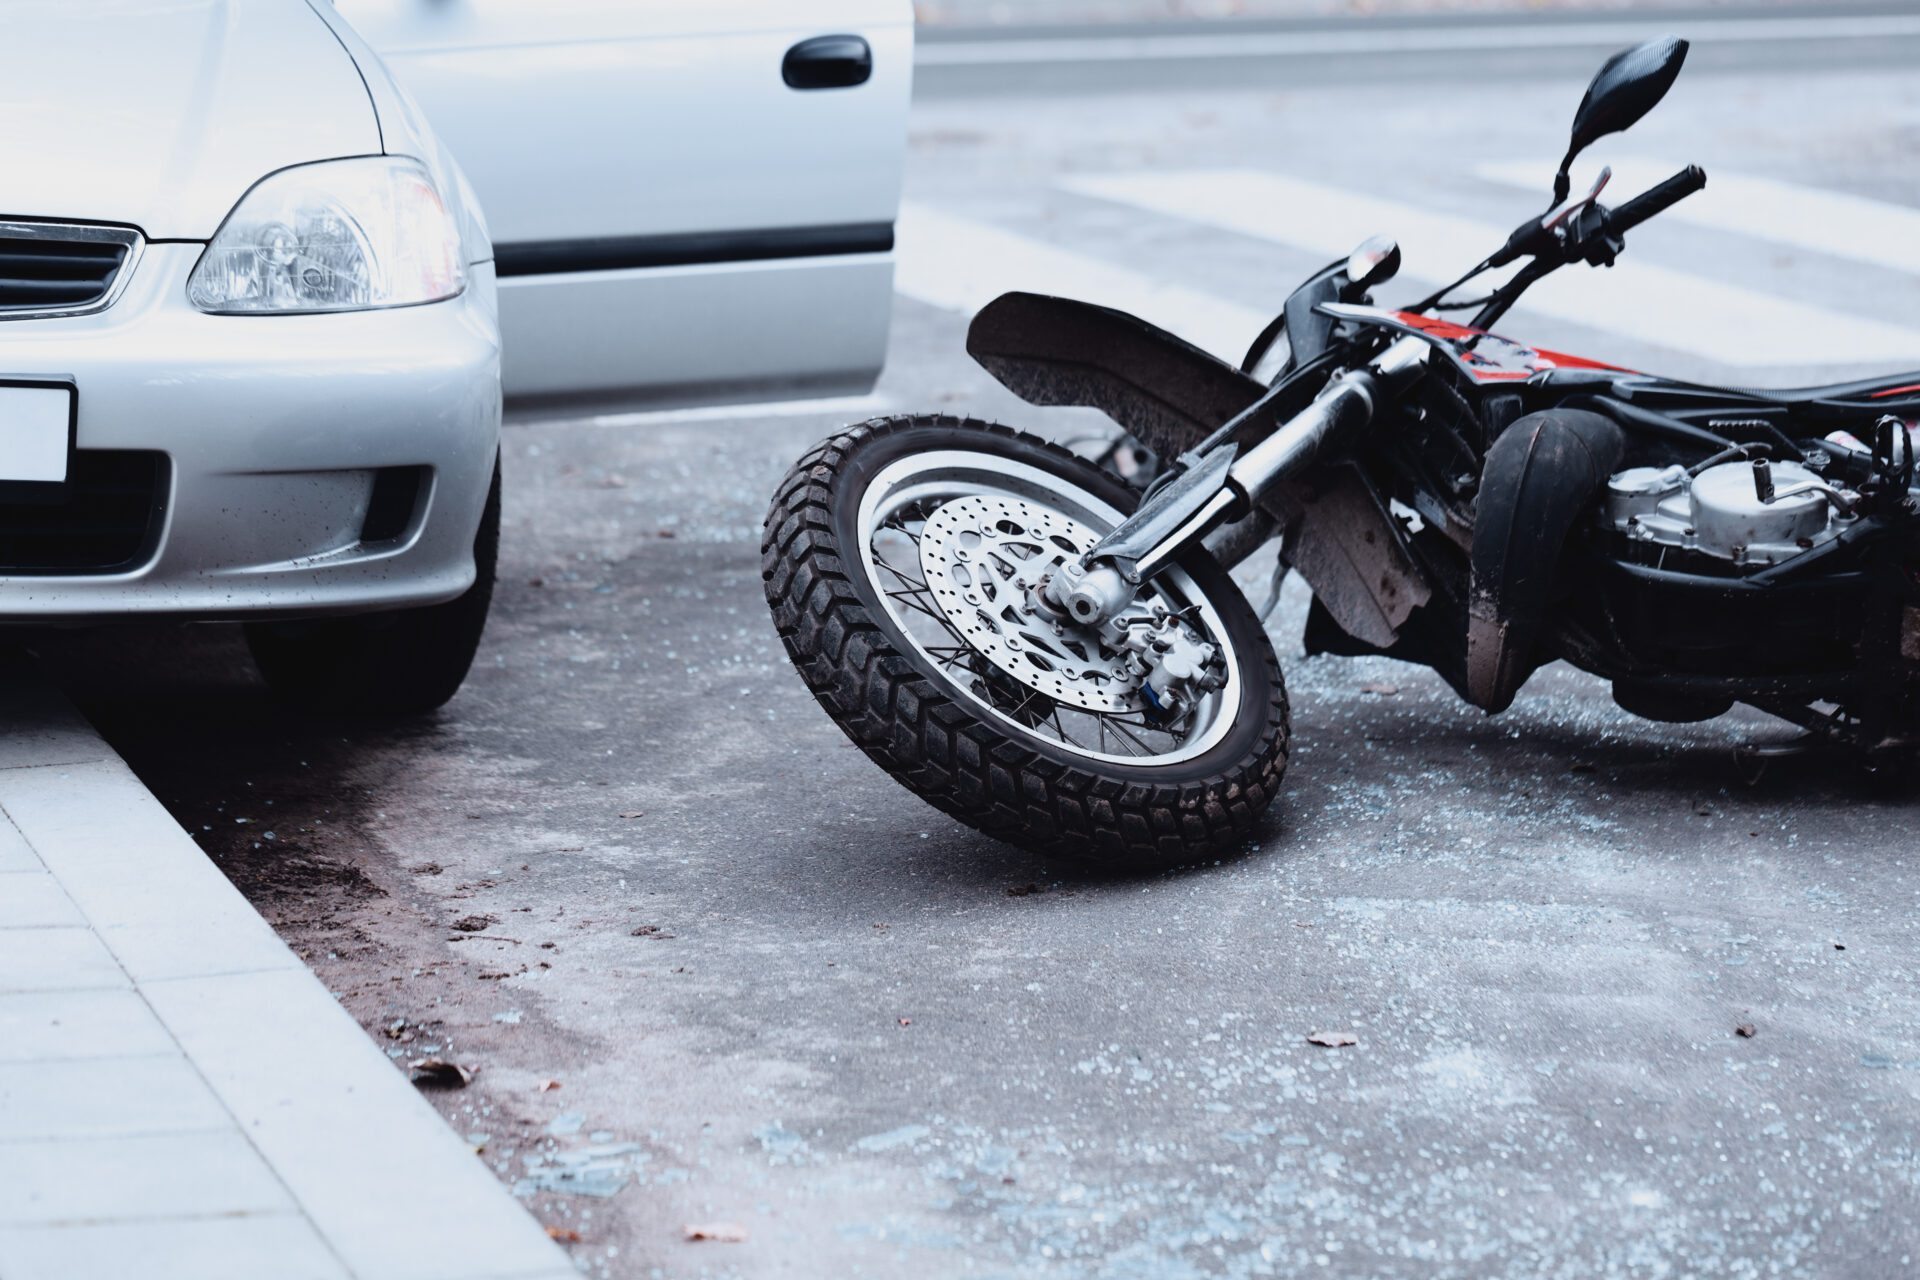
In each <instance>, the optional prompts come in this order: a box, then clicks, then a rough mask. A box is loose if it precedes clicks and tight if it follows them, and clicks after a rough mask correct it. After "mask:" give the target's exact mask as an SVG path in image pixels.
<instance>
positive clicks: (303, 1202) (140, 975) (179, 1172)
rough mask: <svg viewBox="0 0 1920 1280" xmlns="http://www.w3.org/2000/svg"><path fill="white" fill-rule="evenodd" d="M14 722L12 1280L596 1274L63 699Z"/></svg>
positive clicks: (2, 931)
mask: <svg viewBox="0 0 1920 1280" xmlns="http://www.w3.org/2000/svg"><path fill="white" fill-rule="evenodd" d="M0 663H4V659H0ZM0 724H4V726H5V734H4V737H0V1275H4V1276H6V1277H8V1280H42V1278H46V1280H54V1278H56V1277H58V1278H61V1280H66V1278H70V1277H74V1276H107V1275H139V1276H141V1277H143V1278H144V1280H161V1278H162V1277H175V1276H178V1277H181V1278H182V1280H214V1278H215V1277H225V1276H232V1277H235V1278H236V1280H238V1278H240V1277H246V1278H248V1280H253V1278H255V1277H259V1276H263V1275H272V1276H275V1277H279V1278H282V1280H291V1278H293V1277H314V1278H315V1280H321V1278H326V1280H337V1278H340V1277H352V1278H353V1280H389V1278H391V1280H402V1278H404V1280H561V1278H562V1277H573V1276H577V1274H578V1273H577V1272H576V1271H575V1270H574V1268H573V1266H572V1264H571V1263H570V1261H569V1260H568V1258H567V1257H566V1255H565V1254H564V1253H563V1252H562V1251H561V1250H560V1249H559V1248H558V1246H556V1245H555V1244H553V1242H551V1241H550V1240H548V1239H547V1238H546V1236H545V1235H544V1233H542V1231H541V1230H540V1228H539V1226H538V1225H537V1224H536V1223H535V1222H534V1221H533V1220H532V1218H530V1217H529V1216H528V1215H527V1214H526V1212H525V1211H524V1210H523V1209H522V1208H521V1206H520V1205H519V1204H518V1202H516V1201H515V1200H514V1199H513V1197H512V1196H511V1195H510V1194H509V1193H508V1191H507V1190H506V1188H504V1187H502V1186H501V1185H500V1183H499V1182H498V1181H497V1180H496V1179H495V1178H494V1176H493V1175H492V1173H490V1172H489V1171H488V1170H487V1168H486V1167H485V1166H484V1165H483V1164H482V1163H481V1162H480V1161H479V1160H478V1159H476V1158H475V1157H474V1156H473V1154H472V1153H471V1152H470V1151H469V1150H468V1149H467V1147H466V1146H465V1144H464V1143H462V1142H461V1141H460V1139H459V1138H458V1137H457V1136H455V1135H454V1134H453V1133H452V1132H451V1131H450V1130H449V1129H448V1128H447V1127H446V1125H445V1124H444V1123H442V1121H441V1119H440V1117H439V1115H438V1113H436V1112H435V1111H434V1110H433V1108H432V1107H431V1106H429V1105H428V1104H427V1102H426V1101H425V1100H424V1099H422V1098H421V1097H420V1096H419V1095H418V1094H417V1093H416V1092H415V1091H414V1089H413V1088H412V1086H411V1085H409V1084H408V1083H407V1082H406V1081H405V1079H403V1078H402V1077H401V1075H400V1074H399V1073H398V1072H397V1071H395V1070H394V1068H393V1065H392V1064H391V1063H390V1062H389V1061H388V1060H387V1058H386V1057H385V1055H383V1054H382V1053H381V1052H380V1050H379V1049H378V1048H377V1047H375V1046H374V1044H373V1043H372V1042H371V1041H370V1040H368V1039H367V1037H366V1034H365V1033H364V1032H363V1031H362V1030H361V1029H360V1026H359V1024H358V1023H356V1022H355V1021H354V1020H353V1018H352V1017H351V1016H349V1015H348V1014H347V1012H346V1011H345V1010H344V1009H342V1008H341V1007H340V1005H339V1003H338V1002H337V1001H335V1000H334V998H333V997H332V996H331V995H330V994H328V992H327V990H326V988H325V987H323V986H322V985H321V984H320V982H319V980H318V979H316V978H315V977H314V976H313V975H312V974H311V973H309V972H308V971H307V969H306V967H305V966H304V965H303V964H301V962H300V960H299V958H298V957H296V956H295V955H294V954H293V952H292V951H290V950H288V948H287V947H286V945H285V944H284V943H282V942H281V941H280V940H279V938H278V937H276V936H275V935H274V933H273V930H272V929H271V928H270V927H269V926H268V925H267V923H266V922H265V921H264V920H262V919H261V918H260V916H259V915H258V914H257V913H255V912H254V910H253V908H252V907H251V906H250V905H249V904H248V903H247V901H246V899H244V898H243V897H241V895H240V893H239V892H238V891H237V890H235V889H234V888H233V886H232V885H230V884H229V883H228V882H227V880H226V878H225V877H223V876H222V875H221V874H220V873H219V871H217V870H216V869H215V868H214V867H213V866H212V865H211V864H210V863H209V862H208V861H207V860H206V858H205V856H204V855H202V854H201V852H200V850H199V848H198V847H197V846H196V845H195V844H194V843H193V841H192V840H191V839H190V838H189V837H188V836H187V834H186V832H185V831H183V830H181V828H180V827H179V826H178V824H176V823H175V822H174V821H173V819H172V818H171V817H170V816H169V815H168V814H167V812H166V811H165V810H164V809H163V808H161V806H160V804H159V802H158V801H157V800H155V799H154V798H153V796H152V795H150V794H149V793H148V792H147V790H146V788H145V787H144V786H142V785H141V784H140V781H139V779H137V778H136V777H134V775H133V773H132V772H131V771H130V770H129V769H128V768H127V767H126V765H125V764H124V763H123V762H122V761H121V760H120V758H119V756H117V755H116V754H115V753H114V751H113V749H112V748H111V747H109V746H107V744H106V743H105V742H104V741H102V740H101V739H100V737H99V735H98V734H96V733H94V732H93V730H92V728H91V727H90V726H89V725H87V723H86V721H85V720H83V719H82V718H81V717H80V716H79V714H78V713H77V712H75V711H74V710H73V708H72V707H71V706H70V705H69V704H68V703H67V702H66V700H65V699H64V698H62V697H61V696H60V695H59V694H58V693H56V692H54V691H53V690H51V689H49V688H47V687H46V686H45V685H44V684H43V683H41V682H39V681H38V680H37V679H36V678H34V677H33V676H31V675H30V674H27V673H24V672H22V671H19V670H9V669H7V668H6V667H5V666H4V665H0Z"/></svg>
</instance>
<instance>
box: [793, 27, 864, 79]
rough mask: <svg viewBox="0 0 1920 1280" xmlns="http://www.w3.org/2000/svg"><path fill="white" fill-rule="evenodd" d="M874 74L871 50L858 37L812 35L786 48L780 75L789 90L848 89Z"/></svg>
mask: <svg viewBox="0 0 1920 1280" xmlns="http://www.w3.org/2000/svg"><path fill="white" fill-rule="evenodd" d="M872 76H873V49H872V47H871V46H870V45H868V44H867V42H866V41H865V40H863V39H861V38H860V37H859V36H815V37H813V39H811V40H802V41H801V42H800V43H799V44H797V45H795V46H793V48H791V49H789V50H787V57H786V61H784V62H782V63H781V64H780V78H781V79H783V80H785V81H786V82H787V87H788V88H790V89H851V88H852V87H853V86H854V85H857V84H865V83H866V82H867V81H868V80H869V79H871V78H872Z"/></svg>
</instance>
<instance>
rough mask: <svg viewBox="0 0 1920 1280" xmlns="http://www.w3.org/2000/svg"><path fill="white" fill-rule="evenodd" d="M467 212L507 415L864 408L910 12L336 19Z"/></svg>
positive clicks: (615, 9)
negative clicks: (575, 407)
mask: <svg viewBox="0 0 1920 1280" xmlns="http://www.w3.org/2000/svg"><path fill="white" fill-rule="evenodd" d="M338 8H339V10H340V11H341V12H342V13H343V14H344V15H345V16H346V17H347V19H348V20H349V21H350V22H351V23H352V24H353V25H354V27H355V28H356V29H357V30H358V31H359V32H360V34H361V35H362V36H363V37H364V38H365V39H366V40H367V42H368V43H369V44H371V45H372V46H373V47H374V48H375V49H376V50H377V51H378V52H379V53H380V54H381V56H382V57H383V58H384V59H385V60H386V62H387V64H388V65H389V66H390V67H391V68H392V70H393V72H394V74H395V76H396V77H397V78H398V79H399V80H400V82H401V83H402V84H403V85H404V86H405V87H406V88H407V89H408V90H409V91H410V92H411V93H412V95H413V96H414V97H415V98H416V99H417V100H418V102H419V103H420V106H421V107H422V108H423V109H424V111H425V112H426V115H427V118H428V119H429V121H431V123H432V124H433V127H434V129H435V130H436V131H437V132H438V133H439V135H440V137H441V138H442V140H443V141H445V143H446V144H447V146H448V147H449V148H450V149H451V150H452V152H453V154H454V155H455V157H456V158H457V159H458V160H459V161H460V164H461V166H462V167H463V168H464V169H465V170H466V173H467V176H468V178H469V180H470V181H471V182H472V184H473V187H474V190H475V191H476V192H477V193H478V195H479V197H480V202H481V205H482V207H483V208H484V209H485V211H486V215H487V221H488V224H489V227H490V229H491V232H492V236H493V242H494V252H495V265H496V269H497V271H498V275H499V280H500V323H501V331H502V335H503V341H504V344H505V352H504V357H505V373H504V376H505V380H506V390H507V393H508V395H510V396H517V397H530V396H534V397H551V396H566V395H575V394H587V395H592V394H605V393H611V392H620V391H629V390H636V389H639V390H645V391H647V392H650V393H653V397H652V398H662V399H664V398H672V399H676V400H697V399H706V398H714V399H719V398H738V397H740V396H742V395H746V394H752V393H753V391H754V389H755V388H759V387H780V388H784V389H785V390H784V393H785V394H805V393H807V392H809V391H811V392H815V393H819V394H835V393H843V392H848V391H857V390H858V391H863V390H866V389H867V388H869V387H871V385H872V383H873V380H874V378H875V377H876V376H877V374H878V373H879V370H880V367H881V364H882V362H883V360H884V357H885V354H886V340H887V324H888V319H889V313H890V310H891V305H892V276H893V257H892V248H893V221H894V216H895V214H896V212H897V210H898V206H899V199H900V175H901V165H902V161H903V158H904V152H905V145H906V116H907V104H908V96H909V92H910V89H911V81H912V61H913V13H912V8H911V5H910V3H909V0H822V2H819V3H809V4H793V3H791V0H644V3H635V2H634V0H538V3H529V0H338Z"/></svg>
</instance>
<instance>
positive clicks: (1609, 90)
mask: <svg viewBox="0 0 1920 1280" xmlns="http://www.w3.org/2000/svg"><path fill="white" fill-rule="evenodd" d="M1686 60H1687V42H1686V41H1685V40H1682V39H1680V38H1679V37H1678V36H1662V37H1660V38H1659V39H1657V40H1649V41H1647V42H1646V43H1645V44H1637V45H1635V46H1633V48H1631V49H1622V50H1621V51H1620V52H1619V53H1616V54H1614V55H1613V56H1612V57H1611V58H1608V59H1607V61H1606V64H1605V65H1604V66H1602V67H1601V68H1600V70H1599V71H1598V72H1596V73H1595V74H1594V77H1593V83H1591V84H1589V85H1588V86H1587V96H1586V97H1584V98H1582V99H1581V100H1580V109H1579V110H1578V111H1576V112H1574V113H1573V131H1572V136H1571V138H1570V140H1569V144H1568V147H1567V156H1566V159H1564V160H1562V161H1561V162H1560V172H1559V173H1558V174H1557V175H1555V177H1554V180H1553V200H1554V203H1555V204H1558V203H1560V202H1561V201H1562V200H1565V199H1566V198H1567V191H1568V188H1569V187H1570V186H1571V185H1572V179H1571V178H1569V177H1568V173H1567V171H1568V170H1569V169H1570V168H1571V167H1572V166H1573V161H1574V157H1575V156H1578V155H1579V154H1580V153H1581V152H1582V151H1585V150H1586V149H1587V148H1588V147H1590V146H1592V145H1593V144H1594V143H1595V142H1598V141H1599V140H1600V139H1601V138H1604V137H1606V136H1607V135H1608V134H1610V133H1619V132H1621V131H1623V130H1625V129H1631V128H1632V127H1633V126H1634V125H1636V124H1638V123H1639V122H1640V119H1641V117H1642V116H1644V115H1646V114H1647V112H1649V111H1651V110H1653V109H1654V107H1655V106H1657V105H1658V104H1659V102H1660V99H1662V98H1664V97H1666V96H1667V90H1669V89H1671V88H1673V82H1674V81H1675V80H1676V79H1678V78H1679V76H1680V67H1681V65H1682V64H1684V63H1685V62H1686Z"/></svg>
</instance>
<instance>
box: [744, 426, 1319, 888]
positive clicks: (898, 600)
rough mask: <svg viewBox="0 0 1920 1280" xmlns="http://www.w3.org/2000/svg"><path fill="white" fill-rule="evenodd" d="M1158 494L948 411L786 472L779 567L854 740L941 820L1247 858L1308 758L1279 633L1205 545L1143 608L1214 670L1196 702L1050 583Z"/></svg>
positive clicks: (771, 596)
mask: <svg viewBox="0 0 1920 1280" xmlns="http://www.w3.org/2000/svg"><path fill="white" fill-rule="evenodd" d="M1139 497H1140V495H1139V493H1138V492H1137V491H1136V490H1134V489H1132V488H1131V487H1129V486H1128V485H1127V484H1126V483H1125V482H1123V481H1121V480H1120V479H1118V478H1117V477H1115V476H1113V475H1111V474H1109V473H1107V472H1105V471H1103V470H1101V469H1100V468H1098V467H1096V466H1094V465H1093V464H1092V463H1090V462H1087V461H1085V460H1084V459H1081V458H1079V457H1077V456H1075V455H1074V454H1072V453H1069V452H1067V451H1066V450H1064V449H1061V448H1059V447H1058V446H1056V445H1053V444H1050V443H1048V442H1047V441H1044V440H1041V439H1039V438H1037V437H1034V436H1029V435H1026V434H1023V433H1021V432H1016V431H1013V430H1011V429H1009V428H1006V427H1002V426H997V425H994V424H991V423H985V422H979V421H975V420H972V419H965V418H953V417H945V416H933V415H916V416H903V417H893V418H881V419H876V420H874V421H871V422H866V423H862V424H860V425H858V426H855V427H851V428H848V429H847V430H845V431H843V432H841V433H840V434H838V435H835V436H833V437H831V438H829V439H827V440H825V441H823V442H822V443H821V444H819V445H818V446H817V447H815V448H814V449H813V450H811V451H810V452H809V453H807V454H806V456H804V457H803V458H801V459H800V461H799V462H798V463H797V464H796V465H795V466H794V468H793V470H792V471H790V472H789V473H788V474H787V477H786V479H785V480H783V481H782V482H781V485H780V489H779V491H778V493H777V494H776V495H775V498H774V502H773V507H772V510H771V511H770V512H769V513H768V516H767V524H766V534H765V539H764V541H763V542H762V544H761V570H762V576H763V578H764V579H765V584H766V593H767V603H768V605H769V606H770V607H771V609H772V611H773V619H774V624H775V627H776V628H777V629H778V631H779V633H780V637H781V640H782V641H783V642H784V644H785V645H786V649H787V653H788V655H789V656H790V657H791V658H792V659H793V663H794V666H795V667H796V668H797V669H798V670H799V672H800V674H801V676H802V678H803V679H805V681H806V682H807V685H808V687H809V688H810V689H811V690H812V692H813V694H814V697H815V698H817V699H818V700H819V702H820V705H821V706H822V707H824V708H825V709H826V711H827V714H828V715H830V716H832V717H833V719H834V721H835V723H837V724H838V725H839V726H840V728H841V729H842V730H843V731H844V732H845V733H846V735H847V736H848V737H849V738H851V739H852V740H853V742H854V743H855V744H856V745H857V746H859V747H860V748H861V749H862V750H863V751H865V752H866V753H867V755H868V756H870V757H871V758H872V759H873V760H874V761H875V762H876V763H878V764H879V765H880V767H881V768H883V769H885V770H886V771H887V772H888V773H889V774H891V775H892V776H893V777H894V778H895V780H897V781H898V782H900V783H901V784H902V785H903V786H905V787H907V788H908V789H909V790H911V791H913V792H914V793H915V794H917V795H919V796H920V797H921V798H922V799H924V800H926V801H927V802H929V803H930V804H932V805H934V806H935V807H936V808H938V809H941V810H942V811H944V812H946V813H948V814H951V815H952V816H953V817H955V818H957V819H959V820H960V821H961V822H964V823H966V824H967V825H968V826H971V827H973V828H975V829H976V830H979V831H982V832H984V833H986V834H987V835H990V836H994V837H997V838H999V839H1002V840H1006V841H1008V842H1010V843H1012V844H1016V845H1019V846H1021V847H1023V848H1026V849H1029V850H1032V851H1034V852H1036V853H1042V854H1051V855H1060V856H1064V857H1070V858H1075V859H1080V860H1084V861H1092V862H1100V863H1106V864H1110V865H1115V866H1128V867H1164V866H1175V865H1180V864H1184V863H1191V862H1195V861H1200V860H1205V859H1211V858H1217V857H1220V856H1222V855H1225V854H1231V853H1235V852H1238V851H1239V850H1240V849H1242V848H1244V847H1245V845H1246V842H1247V840H1248V839H1249V837H1250V836H1251V835H1252V834H1253V833H1254V830H1255V827H1256V824H1257V822H1258V820H1259V818H1260V815H1261V813H1262V812H1263V811H1264V810H1265V809H1266V807H1267V806H1268V805H1269V804H1271V803H1272V802H1273V800H1274V798H1275V797H1276V796H1277V795H1278V793H1279V789H1280V780H1281V775H1282V774H1283V773H1284V772H1285V769H1286V764H1287V741H1288V730H1289V726H1288V719H1287V697H1286V689H1285V686H1284V685H1283V683H1282V681H1281V676H1280V664H1279V662H1278V660H1277V659H1276V658H1275V657H1274V653H1273V646H1272V644H1271V642H1270V641H1269V640H1268V638H1267V634H1266V631H1265V629H1264V628H1263V627H1262V626H1261V624H1260V621H1259V619H1258V618H1257V617H1256V616H1255V615H1254V612H1253V610H1252V609H1251V608H1250V607H1249V606H1248V604H1247V602H1246V600H1245V598H1244V597H1243V596H1242V595H1241V594H1240V591H1239V589H1238V588H1237V587H1236V586H1235V585H1234V584H1233V581H1232V579H1231V578H1230V577H1229V576H1228V574H1227V572H1226V571H1225V570H1224V569H1222V568H1221V567H1220V566H1219V565H1218V564H1217V563H1216V562H1215V561H1214V560H1213V559H1212V557H1210V556H1209V555H1207V554H1206V552H1205V551H1203V550H1199V549H1196V550H1195V551H1193V552H1191V553H1190V554H1188V555H1187V556H1186V557H1184V558H1182V559H1181V560H1180V561H1179V562H1178V563H1177V564H1176V565H1175V566H1174V567H1173V568H1171V569H1169V570H1167V571H1165V572H1163V573H1162V574H1161V575H1160V576H1159V577H1158V578H1156V579H1155V580H1154V581H1153V582H1152V583H1151V584H1149V585H1148V586H1147V587H1146V588H1144V589H1143V590H1142V592H1141V601H1140V603H1141V606H1142V611H1143V612H1148V613H1151V614H1152V615H1153V616H1154V617H1158V618H1159V619H1161V620H1162V621H1161V625H1162V626H1166V625H1167V623H1166V619H1168V618H1171V619H1173V620H1174V621H1175V622H1177V623H1178V625H1179V627H1180V629H1181V632H1182V635H1183V636H1184V637H1186V641H1187V642H1189V643H1191V644H1193V645H1195V646H1198V649H1197V651H1204V652H1208V653H1210V654H1211V655H1212V657H1211V660H1210V663H1211V665H1210V666H1209V668H1208V678H1207V680H1206V681H1205V682H1203V683H1202V684H1197V685H1192V686H1188V687H1187V688H1186V690H1185V692H1186V695H1187V696H1185V697H1183V698H1181V699H1179V700H1178V701H1177V702H1172V703H1169V702H1166V701H1164V700H1161V699H1156V698H1154V697H1152V696H1151V695H1150V692H1149V691H1146V690H1143V688H1142V687H1141V682H1140V679H1139V677H1138V670H1139V668H1138V666H1137V660H1136V665H1134V666H1131V667H1130V666H1129V665H1128V655H1127V653H1126V652H1125V651H1124V650H1116V649H1115V648H1114V647H1113V646H1112V645H1110V644H1108V643H1107V642H1106V641H1105V640H1103V638H1102V635H1101V633H1096V632H1092V631H1088V630H1085V629H1082V628H1078V627H1075V626H1073V625H1072V624H1071V623H1070V621H1069V620H1067V619H1063V618H1060V617H1058V616H1057V615H1050V614H1049V613H1048V612H1047V611H1046V609H1045V606H1044V601H1043V600H1042V598H1041V597H1040V595H1039V592H1038V590H1037V584H1038V583H1039V582H1040V581H1042V580H1043V579H1044V577H1045V576H1046V574H1047V573H1048V572H1049V571H1050V569H1051V568H1052V567H1053V566H1057V565H1058V564H1059V563H1060V562H1061V561H1062V560H1063V559H1064V558H1066V557H1069V556H1078V555H1080V554H1084V553H1085V552H1086V551H1087V550H1088V549H1089V548H1090V547H1091V546H1092V544H1093V543H1094V542H1095V541H1097V540H1098V538H1099V537H1100V536H1101V535H1102V534H1104V533H1105V532H1106V531H1107V530H1109V529H1111V528H1112V527H1113V526H1114V525H1116V524H1118V523H1119V522H1120V521H1121V520H1122V519H1124V518H1125V516H1126V515H1127V513H1129V512H1131V511H1132V510H1133V509H1134V507H1135V505H1136V504H1137V503H1138V502H1139Z"/></svg>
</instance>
